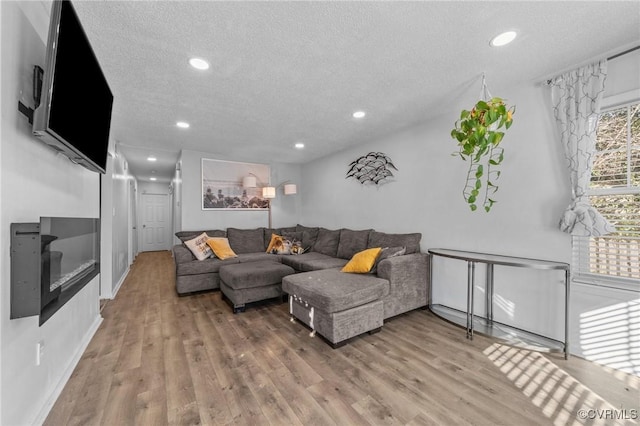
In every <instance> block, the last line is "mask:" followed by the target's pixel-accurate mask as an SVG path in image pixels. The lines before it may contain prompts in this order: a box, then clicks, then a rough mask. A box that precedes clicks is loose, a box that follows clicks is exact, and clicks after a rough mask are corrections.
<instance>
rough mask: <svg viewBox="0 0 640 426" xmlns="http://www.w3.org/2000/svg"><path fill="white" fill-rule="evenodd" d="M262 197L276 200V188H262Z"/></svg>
mask: <svg viewBox="0 0 640 426" xmlns="http://www.w3.org/2000/svg"><path fill="white" fill-rule="evenodd" d="M262 196H263V197H264V198H276V188H275V186H265V187H264V188H262Z"/></svg>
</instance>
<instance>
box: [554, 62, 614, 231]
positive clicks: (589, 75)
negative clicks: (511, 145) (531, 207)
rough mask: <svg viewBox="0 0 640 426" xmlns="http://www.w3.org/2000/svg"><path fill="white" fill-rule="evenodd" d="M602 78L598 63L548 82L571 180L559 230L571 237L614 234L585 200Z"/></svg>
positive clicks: (602, 64)
mask: <svg viewBox="0 0 640 426" xmlns="http://www.w3.org/2000/svg"><path fill="white" fill-rule="evenodd" d="M606 76H607V61H606V60H602V61H600V62H598V63H595V64H591V65H587V66H584V67H582V68H578V69H576V70H573V71H570V72H568V73H565V74H562V75H560V76H558V77H556V78H554V79H552V80H551V82H550V84H551V100H552V102H553V112H554V114H555V117H556V122H557V124H558V129H559V130H560V134H561V141H562V145H563V146H564V152H565V155H566V157H567V160H568V162H569V172H570V175H569V176H570V179H571V195H572V201H571V204H570V205H569V207H567V209H566V210H565V212H564V214H563V215H562V218H561V219H560V229H561V230H562V231H564V232H567V233H569V234H571V235H577V236H601V235H606V234H608V233H610V232H613V231H615V227H614V226H613V225H611V224H610V223H609V221H607V220H606V219H605V218H604V217H602V215H601V214H600V213H599V212H598V211H597V210H596V209H595V208H594V207H593V206H592V205H591V203H590V202H589V197H588V196H587V190H588V188H589V182H590V180H591V169H592V166H593V156H594V155H595V152H596V127H597V123H598V114H599V113H600V100H601V99H602V92H603V91H604V80H605V78H606Z"/></svg>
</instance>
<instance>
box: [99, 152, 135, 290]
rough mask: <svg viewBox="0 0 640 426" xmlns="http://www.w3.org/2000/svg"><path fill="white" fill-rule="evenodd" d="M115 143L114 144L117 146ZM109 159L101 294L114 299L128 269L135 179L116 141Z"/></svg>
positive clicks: (105, 178) (104, 179)
mask: <svg viewBox="0 0 640 426" xmlns="http://www.w3.org/2000/svg"><path fill="white" fill-rule="evenodd" d="M114 145H115V146H114ZM109 152H110V154H109V157H108V158H107V167H106V173H105V174H104V175H102V200H101V218H102V220H101V230H102V238H101V241H100V249H101V261H102V279H101V288H100V297H101V298H103V299H112V298H114V297H115V295H116V293H117V292H118V289H119V288H120V286H121V285H122V283H123V282H124V279H125V278H126V275H127V273H128V271H129V263H130V262H129V260H130V259H131V258H132V256H131V253H130V250H132V247H131V244H130V236H131V228H132V224H131V217H130V201H131V191H132V185H131V183H132V182H133V183H134V185H133V187H134V188H135V178H134V177H133V176H132V175H131V174H130V173H129V170H128V164H127V160H126V158H125V157H124V156H123V155H122V153H121V152H120V151H119V149H118V146H117V144H113V142H112V148H110V150H109Z"/></svg>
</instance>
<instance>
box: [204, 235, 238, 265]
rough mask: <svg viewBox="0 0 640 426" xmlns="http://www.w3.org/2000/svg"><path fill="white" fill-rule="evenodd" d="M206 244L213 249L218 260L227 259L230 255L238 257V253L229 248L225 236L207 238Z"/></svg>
mask: <svg viewBox="0 0 640 426" xmlns="http://www.w3.org/2000/svg"><path fill="white" fill-rule="evenodd" d="M207 244H208V245H209V247H211V250H213V253H214V254H215V255H216V257H218V258H220V260H225V259H229V258H230V257H238V255H237V254H235V253H234V252H233V250H232V249H231V246H230V245H229V240H228V239H227V238H222V237H218V238H209V239H208V240H207Z"/></svg>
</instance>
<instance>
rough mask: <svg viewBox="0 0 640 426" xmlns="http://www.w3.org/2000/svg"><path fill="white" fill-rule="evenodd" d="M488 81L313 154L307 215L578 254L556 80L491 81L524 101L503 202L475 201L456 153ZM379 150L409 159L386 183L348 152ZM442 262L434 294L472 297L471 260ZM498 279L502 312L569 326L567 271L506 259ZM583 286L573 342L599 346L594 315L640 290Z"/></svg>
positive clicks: (511, 135)
mask: <svg viewBox="0 0 640 426" xmlns="http://www.w3.org/2000/svg"><path fill="white" fill-rule="evenodd" d="M625 63H626V61H622V62H619V63H615V61H612V62H611V63H610V67H609V68H610V73H609V74H610V79H609V80H608V81H609V82H611V80H612V78H615V79H616V80H617V81H618V83H617V84H616V85H615V87H616V91H620V90H622V89H621V87H623V86H624V87H626V85H627V83H622V82H623V81H624V82H628V81H630V80H632V81H635V82H636V83H638V80H637V71H636V74H634V75H635V76H636V78H635V80H633V79H630V78H628V76H629V75H631V74H630V73H633V70H634V69H636V68H635V67H629V68H626V67H624V66H623V65H624V64H625ZM489 77H490V76H489ZM489 80H490V78H489ZM479 88H480V82H479V81H478V88H477V89H478V90H475V89H476V88H473V90H471V91H470V92H469V93H468V99H467V101H466V105H465V104H460V105H459V99H457V98H456V99H452V100H451V102H450V103H449V104H448V105H444V106H443V108H444V111H443V114H442V115H440V116H438V117H435V118H432V119H430V120H428V121H427V122H426V123H425V124H424V125H421V126H418V127H414V128H412V129H409V130H406V131H405V132H402V133H398V134H395V135H392V136H389V137H385V138H381V139H379V140H375V141H371V142H370V143H367V144H364V145H362V146H359V147H355V148H351V149H348V150H346V151H343V152H340V153H337V154H334V155H331V156H328V157H325V158H322V159H320V160H317V161H314V162H311V163H309V164H305V165H304V171H305V173H304V176H303V178H302V179H303V185H304V188H305V190H304V191H302V193H301V198H302V206H303V207H302V221H303V223H304V224H307V225H320V226H325V227H327V228H341V227H348V228H354V229H365V228H375V229H377V230H380V231H385V232H421V233H422V235H423V238H422V244H421V245H422V249H423V250H427V249H428V248H435V247H441V248H452V249H460V250H469V251H477V252H487V253H496V254H506V255H512V256H522V257H530V258H538V259H548V260H555V261H560V262H567V263H568V262H570V261H571V239H570V236H569V235H567V234H564V233H562V232H561V231H559V230H558V220H559V218H560V216H561V214H562V212H563V211H564V209H565V208H566V206H567V205H568V204H569V202H570V187H569V178H568V172H567V170H566V165H565V164H566V163H565V159H564V154H563V151H562V147H561V145H560V144H559V143H558V142H557V141H556V140H557V139H556V128H555V121H554V119H553V115H552V113H551V109H550V107H549V105H550V101H549V88H548V87H546V86H541V85H540V84H536V83H531V84H523V85H522V86H520V87H517V88H503V87H499V86H497V85H496V87H491V85H490V87H489V88H490V90H491V92H492V94H493V95H494V96H501V97H504V98H506V99H507V100H508V103H509V104H510V105H511V104H515V105H516V106H517V111H516V114H515V115H514V124H513V126H512V127H511V129H510V130H509V131H508V132H507V134H506V136H505V139H504V141H503V147H504V149H505V160H504V163H503V165H502V166H501V170H502V175H501V177H500V179H499V181H498V182H497V183H498V185H499V187H500V189H499V191H498V192H497V193H496V194H495V198H496V199H497V200H498V203H497V204H496V205H495V206H494V207H493V209H492V211H491V212H490V213H488V214H487V213H485V212H484V211H480V209H479V211H477V212H471V211H470V209H469V208H468V207H467V205H466V203H465V201H464V199H463V197H462V189H463V186H464V183H465V179H466V170H467V166H468V164H467V163H465V162H463V161H462V160H461V159H459V158H458V157H452V156H451V155H450V154H451V153H453V152H455V151H457V149H456V142H455V141H454V140H453V139H451V136H450V132H451V129H452V128H453V125H454V122H455V121H456V119H457V118H458V116H459V111H460V109H461V107H465V108H467V109H468V108H470V107H471V106H472V105H473V103H474V102H475V100H476V97H477V93H478V91H479ZM371 151H381V152H384V153H386V154H387V155H388V156H389V157H390V158H391V159H392V160H393V163H394V164H395V165H396V166H397V168H398V169H399V170H398V171H397V172H395V171H394V174H395V178H394V179H393V181H392V182H389V183H386V184H384V185H380V186H379V187H375V186H366V185H361V184H359V183H358V182H357V181H355V180H353V179H345V175H346V172H347V169H348V164H349V163H350V162H351V161H353V160H355V159H356V158H358V157H360V156H361V155H365V154H367V153H368V152H371ZM434 273H435V275H434V283H436V285H435V286H434V301H435V302H437V303H443V304H448V305H453V306H457V307H460V308H464V307H465V306H466V301H465V300H466V299H465V297H466V296H465V295H466V263H464V262H458V263H455V262H453V261H443V260H440V259H438V260H436V261H435V268H434ZM477 276H478V277H479V278H478V280H479V284H480V285H479V286H478V289H477V291H476V302H477V303H476V304H475V306H476V310H480V312H483V309H484V303H483V302H484V299H483V293H482V287H483V286H484V282H483V270H479V271H478V275H477ZM495 280H496V285H495V287H496V288H495V291H496V296H497V299H498V300H499V301H500V303H499V304H496V308H495V310H496V312H495V315H496V319H499V320H500V319H502V320H505V321H508V322H510V323H511V324H514V325H516V326H520V327H523V328H528V329H530V330H532V331H534V332H538V333H540V334H544V335H548V336H550V337H555V338H558V339H563V338H564V314H563V305H564V289H563V286H562V283H563V282H564V275H563V274H562V273H558V272H556V273H553V272H540V271H538V272H536V271H525V270H516V269H507V268H496V274H495ZM572 287H573V289H572V292H573V297H572V299H571V310H570V312H571V320H570V323H571V333H570V334H571V335H570V342H571V351H572V353H574V354H579V355H581V356H587V355H588V354H587V353H586V352H585V339H584V331H583V330H582V329H581V324H583V323H584V318H585V316H588V315H589V312H591V311H592V310H593V309H594V307H598V308H600V309H601V308H603V304H605V305H609V306H614V305H616V306H617V305H618V304H620V303H623V304H624V303H630V302H631V301H633V300H637V294H634V293H631V292H624V291H614V290H603V289H597V291H593V290H592V289H589V288H586V287H585V286H584V285H580V284H576V283H574V284H572ZM595 294H597V296H595ZM603 295H605V298H604V299H603ZM630 345H631V340H630V339H628V340H627V346H628V347H630ZM587 357H588V356H587ZM600 361H602V360H600ZM636 363H637V360H636Z"/></svg>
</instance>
